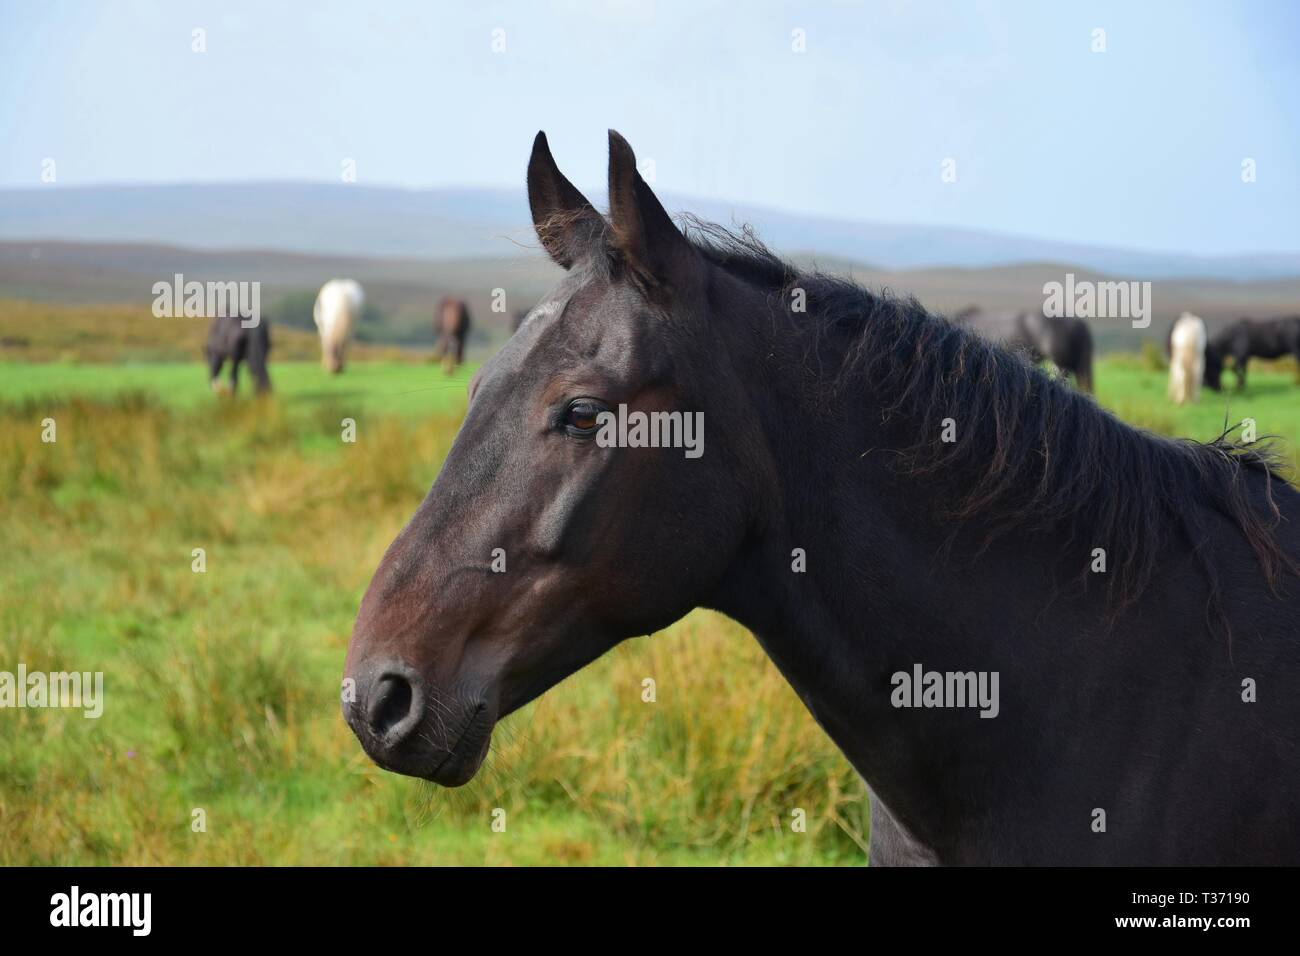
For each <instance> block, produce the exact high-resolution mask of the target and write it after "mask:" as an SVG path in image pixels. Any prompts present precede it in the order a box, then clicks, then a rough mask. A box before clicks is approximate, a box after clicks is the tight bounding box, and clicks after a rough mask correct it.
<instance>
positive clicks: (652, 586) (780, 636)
mask: <svg viewBox="0 0 1300 956" xmlns="http://www.w3.org/2000/svg"><path fill="white" fill-rule="evenodd" d="M609 145H610V168H609V195H610V211H609V215H608V218H606V217H605V216H602V215H601V214H600V213H598V212H597V211H596V210H595V209H594V208H593V207H592V206H591V204H590V203H589V202H587V200H586V199H585V198H583V196H582V195H581V194H580V193H579V192H578V191H577V190H576V189H575V188H574V187H573V185H572V184H571V183H570V182H569V180H567V179H566V178H565V177H564V176H563V175H562V174H561V173H560V171H559V169H557V168H556V165H555V162H554V160H553V159H552V158H551V153H550V151H549V149H548V148H547V143H546V139H545V137H543V136H541V135H539V136H538V137H537V141H536V143H535V144H534V147H533V155H532V161H531V162H530V164H529V169H528V194H529V202H530V204H531V207H532V213H533V220H534V223H535V225H536V227H537V232H538V236H539V237H540V239H541V242H542V245H543V246H544V247H545V249H546V251H547V252H548V253H549V254H550V256H551V258H552V259H553V260H554V261H555V262H556V263H558V264H559V265H560V266H562V267H563V268H564V269H565V270H566V275H565V278H564V279H563V280H562V281H561V282H560V284H559V285H558V286H557V287H556V288H555V289H554V291H553V292H552V293H551V294H550V295H548V296H547V297H546V298H545V299H544V300H543V301H542V302H541V303H540V304H539V305H538V306H537V307H536V308H535V309H533V311H532V313H531V315H530V318H529V320H528V322H526V323H525V324H524V326H523V328H521V329H520V331H519V332H518V333H517V334H516V335H514V336H513V337H511V338H510V339H509V341H508V342H507V343H506V345H505V346H504V347H503V348H502V349H501V350H500V351H499V352H498V353H496V355H494V356H493V357H492V358H491V359H490V360H489V361H488V362H487V363H485V364H484V366H483V367H482V369H481V370H480V371H479V372H478V373H477V375H476V376H475V379H474V381H473V382H472V384H471V386H470V394H469V410H468V413H467V415H466V418H465V421H464V424H463V425H462V427H461V430H460V433H459V435H458V436H457V438H456V441H455V443H454V444H453V446H452V448H451V451H450V452H449V454H448V456H447V459H446V461H445V463H444V464H443V467H442V471H441V473H440V475H439V476H438V479H437V481H436V482H435V483H434V486H433V488H432V489H431V490H430V492H429V494H428V496H427V497H426V498H425V499H424V501H423V503H422V504H420V506H419V508H418V509H417V510H416V512H415V514H414V516H413V517H412V518H411V520H410V521H409V523H408V524H407V525H406V527H405V528H404V529H403V530H402V532H401V533H400V534H399V535H398V536H397V538H396V540H395V541H393V543H392V545H391V546H390V547H389V549H388V551H387V553H386V554H385V555H384V558H383V560H382V562H381V563H380V565H379V568H378V570H377V571H376V572H375V576H374V579H373V580H372V581H371V583H370V587H369V589H368V590H367V592H366V595H365V598H364V599H363V600H362V602H361V608H360V612H359V613H358V616H357V620H356V625H355V627H354V629H353V633H352V639H351V643H350V645H349V648H348V656H347V662H346V665H345V677H346V679H347V682H346V684H345V693H344V715H345V717H346V719H347V721H348V723H349V725H350V726H351V727H352V729H353V731H354V732H355V733H356V735H357V737H358V738H359V739H360V741H361V744H362V746H364V748H365V750H366V752H367V753H368V754H369V755H370V756H371V757H372V758H373V759H374V760H375V761H376V762H377V763H379V764H380V765H381V766H383V767H385V768H387V769H389V770H393V771H397V772H399V773H405V774H412V775H415V776H419V777H424V778H426V779H428V780H432V781H436V782H437V783H440V784H443V785H446V786H457V785H460V784H463V783H465V782H467V781H468V780H469V779H470V778H471V777H473V776H474V774H475V773H476V771H477V770H478V768H479V766H480V764H481V763H482V761H483V759H484V756H485V754H486V753H487V751H488V747H489V742H490V740H491V738H492V732H493V728H494V727H495V725H496V723H497V722H498V721H499V720H500V719H501V718H503V717H504V716H506V715H507V714H510V713H512V712H514V711H516V710H518V709H519V708H520V707H522V706H524V705H525V704H527V703H528V702H529V701H531V700H533V699H534V698H536V697H537V696H538V695H539V694H542V693H543V692H544V691H546V690H547V688H549V687H551V686H553V685H554V684H556V683H558V682H559V681H561V680H563V679H564V678H565V677H567V676H568V675H570V674H572V673H574V672H575V671H577V670H578V669H579V668H581V667H583V666H584V665H585V664H587V663H588V662H590V661H592V660H594V659H596V658H597V657H599V656H600V655H602V654H604V653H605V652H607V651H608V650H610V649H611V648H612V647H614V646H615V645H616V644H618V643H619V642H620V641H622V640H624V639H626V638H629V637H633V636H636V635H644V634H650V633H653V632H654V631H657V630H659V629H661V628H664V627H666V626H667V625H669V624H671V623H672V622H673V621H675V620H677V619H678V618H680V617H681V616H682V615H684V614H686V613H687V612H688V611H690V610H691V609H692V608H696V607H709V608H714V609H716V610H719V611H721V612H723V613H725V614H728V615H730V616H731V617H733V618H734V619H736V620H737V621H740V622H741V623H742V624H744V625H745V626H746V627H748V628H749V629H750V630H751V631H753V633H754V635H755V636H756V638H757V639H758V641H759V642H760V643H761V644H762V646H763V648H764V649H765V650H766V652H767V653H768V655H769V656H770V657H771V658H772V660H773V661H774V662H775V664H776V666H777V667H778V668H779V669H780V670H781V672H782V673H783V674H784V675H785V677H786V678H787V679H788V680H789V681H790V683H791V684H792V685H793V686H794V688H795V689H796V691H797V692H798V694H799V696H800V698H801V699H802V700H803V701H804V702H805V703H806V705H807V706H808V708H809V710H810V711H811V712H812V714H813V716H814V717H815V718H816V719H817V720H818V721H819V722H820V724H821V726H822V727H823V728H824V729H825V731H826V733H827V734H829V735H830V737H831V738H832V739H833V740H834V741H835V742H836V743H837V744H838V745H839V747H840V748H841V750H842V751H843V752H844V754H845V756H846V757H847V758H848V760H849V761H850V762H851V763H852V764H853V766H854V767H855V768H857V770H858V771H859V772H860V773H861V774H862V776H863V777H864V778H865V779H866V780H867V781H868V783H869V784H870V788H871V792H872V826H871V858H872V860H873V862H904V863H936V862H940V863H1178V862H1182V863H1265V862H1274V863H1281V862H1288V863H1296V862H1300V694H1297V693H1296V692H1295V691H1296V687H1297V686H1300V633H1298V631H1300V623H1298V622H1300V579H1298V577H1297V563H1296V562H1297V559H1298V558H1300V493H1297V492H1296V491H1295V490H1294V489H1292V488H1291V487H1290V486H1288V485H1286V484H1285V483H1284V482H1283V481H1282V480H1280V479H1279V478H1278V477H1277V475H1276V473H1275V471H1274V468H1275V465H1274V462H1273V459H1272V458H1271V457H1270V456H1269V454H1268V453H1267V452H1266V451H1265V450H1262V449H1260V448H1258V447H1239V446H1236V445H1233V444H1230V443H1228V442H1225V441H1219V442H1215V443H1212V444H1208V445H1200V444H1196V443H1192V442H1187V441H1174V440H1170V439H1165V438H1158V437H1155V436H1152V435H1149V434H1146V433H1144V432H1140V431H1138V430H1136V429H1134V428H1131V427H1130V426H1128V425H1126V424H1124V423H1123V422H1120V421H1119V420H1117V419H1115V418H1114V417H1112V416H1111V415H1109V414H1107V413H1106V412H1105V411H1103V410H1102V409H1100V408H1099V407H1098V406H1097V405H1096V404H1095V403H1094V402H1093V401H1092V400H1091V399H1089V398H1087V397H1086V396H1083V395H1081V394H1080V393H1078V392H1077V391H1075V390H1073V389H1070V388H1067V387H1065V386H1063V385H1062V384H1061V383H1060V382H1059V381H1057V380H1054V379H1052V378H1050V377H1049V376H1047V375H1045V374H1043V373H1042V372H1041V371H1039V370H1038V369H1036V368H1034V367H1032V366H1030V365H1027V364H1026V363H1024V362H1022V361H1019V360H1018V359H1016V358H1015V357H1013V356H1012V355H1010V354H1009V353H1007V352H1005V351H1003V350H1000V349H998V348H995V347H993V346H991V345H990V344H988V343H986V342H984V341H982V340H980V339H979V338H977V337H976V336H973V335H971V334H970V333H969V332H967V331H965V330H963V329H961V328H958V327H957V326H955V325H953V324H951V323H949V322H947V321H945V320H943V319H940V318H936V317H934V316H932V315H930V314H928V313H926V312H925V310H924V309H922V308H921V307H920V306H919V305H917V304H916V303H915V302H914V301H912V300H897V299H893V298H889V297H886V296H883V295H876V294H873V293H870V292H867V291H865V290H864V289H862V288H860V287H858V286H856V285H854V284H852V283H850V282H847V281H845V280H842V279H838V278H834V277H828V276H825V275H820V274H815V273H814V274H809V273H800V272H798V271H797V270H796V269H794V268H793V267H791V266H790V265H788V264H786V263H785V262H783V261H781V260H780V259H777V258H776V257H775V256H773V255H772V254H771V253H769V252H767V251H766V250H765V249H764V248H763V247H761V246H760V245H759V244H758V243H757V242H756V240H754V239H753V238H752V237H751V236H749V235H748V234H742V235H739V236H737V235H732V234H728V233H725V232H722V231H720V230H716V229H706V230H705V231H704V232H703V234H702V235H699V236H697V237H695V238H688V237H687V236H685V235H683V233H682V232H681V231H679V230H678V228H677V227H676V226H675V225H674V223H673V222H672V220H671V219H670V218H669V217H668V215H667V213H666V212H665V211H664V209H663V207H662V206H661V205H660V204H659V201H658V200H657V199H656V197H655V196H654V194H653V192H652V191H651V190H650V188H649V186H647V185H646V183H645V182H644V180H643V179H642V178H641V177H640V175H638V173H637V169H636V159H635V157H634V156H633V153H632V150H631V148H630V147H629V146H628V144H627V143H626V142H625V141H624V140H623V139H622V138H621V137H620V136H618V134H616V133H612V132H611V134H610V144H609ZM796 305H797V306H798V307H796ZM672 413H681V414H682V415H683V416H685V415H689V414H692V413H700V414H702V415H703V416H704V420H705V422H706V423H707V432H708V440H707V442H704V443H703V445H702V447H703V449H705V453H704V454H703V455H702V456H699V457H695V458H692V457H690V456H689V455H686V454H683V451H682V449H681V448H677V447H663V444H662V443H657V444H658V447H656V446H652V445H647V444H646V443H644V442H642V443H638V442H636V441H634V440H633V439H632V437H631V436H632V435H633V431H632V430H631V429H630V428H629V429H628V431H627V432H626V435H622V433H621V429H622V426H620V437H618V438H617V440H614V441H611V440H610V437H611V435H610V432H611V425H610V423H611V421H612V420H613V419H614V418H617V419H619V420H621V421H623V422H624V423H625V424H626V423H627V422H628V421H630V416H631V415H633V414H643V415H649V414H664V415H671V414H672ZM611 416H613V418H611ZM602 436H603V437H602ZM667 444H669V445H671V444H672V443H671V442H668V443H667ZM503 557H504V559H505V563H504V564H503V563H501V561H500V560H499V559H501V558H503ZM931 675H937V678H934V679H932V677H931ZM954 678H955V679H954ZM913 679H915V683H914V684H913V683H912V681H913ZM909 685H910V686H909ZM701 686H702V685H701ZM701 692H703V691H701ZM977 702H978V704H979V707H978V709H973V708H974V705H975V704H976V703H977ZM986 718H988V719H986Z"/></svg>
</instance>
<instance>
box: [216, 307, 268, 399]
mask: <svg viewBox="0 0 1300 956" xmlns="http://www.w3.org/2000/svg"><path fill="white" fill-rule="evenodd" d="M270 352H271V328H270V323H269V322H267V321H266V319H264V318H263V319H259V320H258V323H257V325H255V326H252V327H251V328H245V327H244V325H243V322H242V320H241V319H240V318H239V317H238V316H234V315H222V316H218V317H217V318H215V319H213V320H212V325H211V326H209V327H208V344H207V348H206V350H205V354H206V355H207V359H208V384H209V385H210V386H211V387H212V390H213V391H214V392H220V391H224V390H225V389H224V388H223V386H222V384H221V379H220V378H219V376H220V375H221V367H222V366H223V365H225V364H226V362H227V361H229V362H230V386H229V390H230V391H231V392H232V393H233V392H236V391H238V390H239V366H240V365H241V364H243V363H244V362H248V370H249V371H250V372H251V373H252V374H253V383H254V386H255V387H256V389H257V391H258V392H259V393H265V392H269V391H270V390H271V375H270V373H269V372H268V371H267V367H266V364H267V358H268V356H269V355H270Z"/></svg>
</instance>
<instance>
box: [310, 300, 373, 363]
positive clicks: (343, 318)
mask: <svg viewBox="0 0 1300 956" xmlns="http://www.w3.org/2000/svg"><path fill="white" fill-rule="evenodd" d="M365 305H366V294H365V293H364V292H363V291H362V290H361V286H360V285H359V284H358V283H357V282H355V281H353V280H352V279H330V281H329V282H326V283H325V284H324V285H323V286H321V287H320V292H319V293H318V294H317V295H316V305H315V306H314V307H313V308H312V312H311V317H312V318H313V319H314V320H315V321H316V329H317V331H319V332H320V364H321V367H322V368H324V369H325V370H326V371H328V372H329V373H330V374H332V375H337V374H338V373H339V372H341V371H343V352H344V350H345V349H346V348H347V344H348V339H349V338H351V336H352V327H353V326H354V325H356V324H357V323H358V322H360V321H361V313H362V311H363V310H364V309H365Z"/></svg>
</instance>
